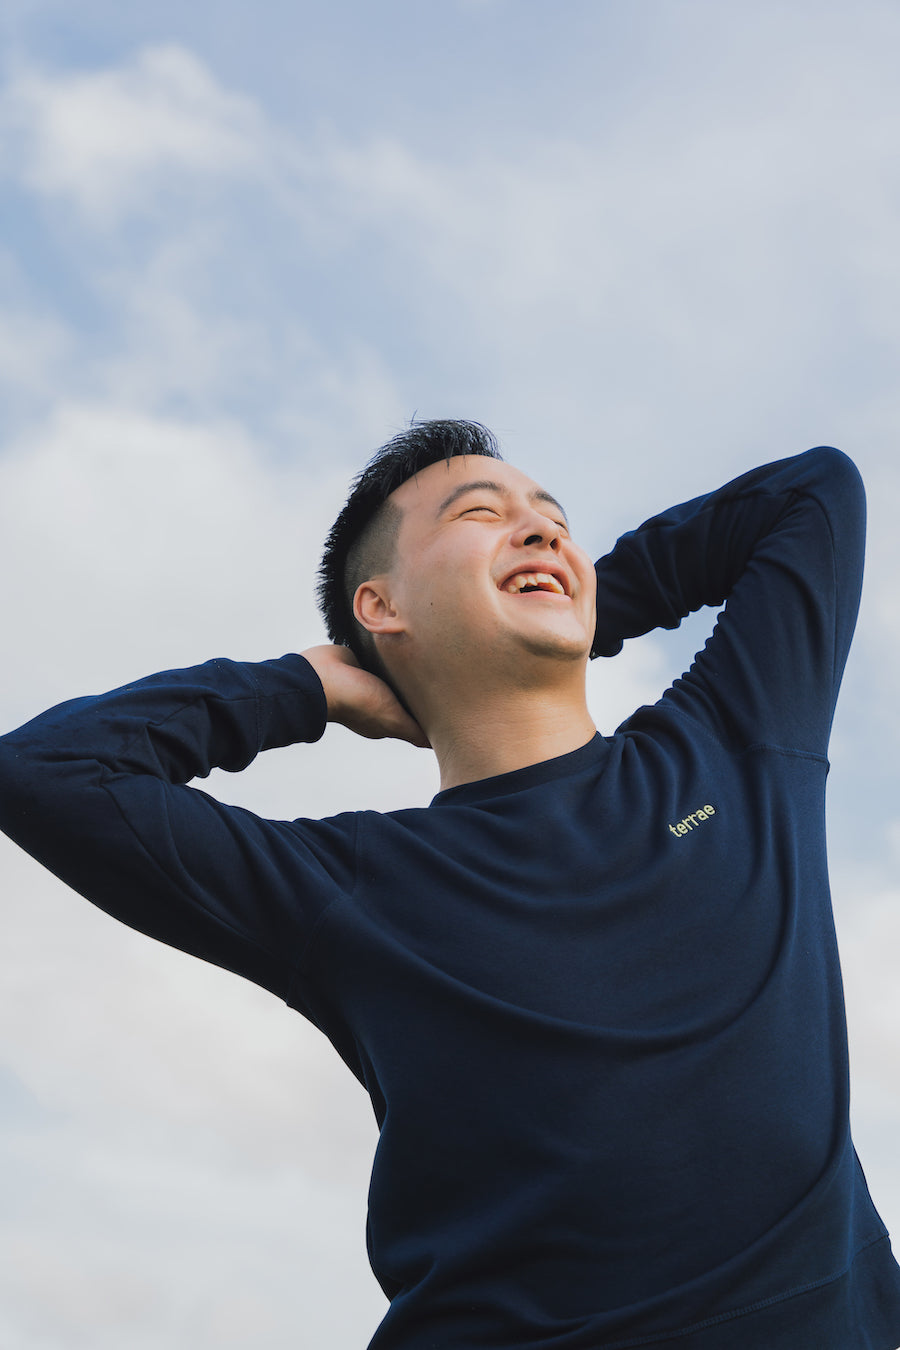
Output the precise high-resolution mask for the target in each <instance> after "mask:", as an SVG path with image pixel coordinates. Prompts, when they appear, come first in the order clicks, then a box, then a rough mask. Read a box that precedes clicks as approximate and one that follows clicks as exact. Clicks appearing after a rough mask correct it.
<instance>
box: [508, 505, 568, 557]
mask: <svg viewBox="0 0 900 1350" xmlns="http://www.w3.org/2000/svg"><path fill="white" fill-rule="evenodd" d="M559 536H560V529H559V526H558V525H557V523H556V521H555V520H550V519H549V517H547V516H542V515H541V514H540V513H539V512H534V513H533V514H532V515H531V517H530V519H529V520H527V521H525V522H523V524H522V525H520V526H519V528H518V530H517V531H516V533H515V535H514V536H513V543H515V544H520V545H522V546H528V545H529V544H530V545H534V546H539V545H541V544H543V545H544V546H545V547H546V548H552V549H558V548H559Z"/></svg>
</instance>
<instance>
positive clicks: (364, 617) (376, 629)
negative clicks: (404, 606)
mask: <svg viewBox="0 0 900 1350" xmlns="http://www.w3.org/2000/svg"><path fill="white" fill-rule="evenodd" d="M353 616H354V618H355V619H356V621H357V623H360V624H362V626H363V628H365V629H366V631H367V632H369V633H402V632H403V630H404V627H405V625H404V623H403V620H402V619H401V618H400V616H399V614H398V613H397V611H396V609H395V608H394V604H393V601H392V599H391V593H390V588H389V585H388V578H387V577H373V578H372V579H371V580H369V581H364V582H363V583H362V584H361V585H360V586H357V588H356V594H355V595H354V597H353Z"/></svg>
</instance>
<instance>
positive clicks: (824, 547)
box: [592, 446, 865, 756]
mask: <svg viewBox="0 0 900 1350" xmlns="http://www.w3.org/2000/svg"><path fill="white" fill-rule="evenodd" d="M864 544H865V494H864V491H863V486H862V481H861V479H860V476H859V473H858V472H857V470H856V468H855V466H854V465H853V463H852V461H851V460H849V459H848V458H847V456H846V455H844V454H842V453H841V452H840V451H839V450H834V449H832V448H831V447H828V446H820V447H818V448H816V449H814V450H808V451H807V452H806V453H805V454H802V455H797V456H794V457H792V458H790V459H784V460H779V461H777V462H776V463H774V464H767V465H764V466H762V467H761V468H758V469H753V470H751V471H750V472H749V473H746V474H743V475H742V476H741V477H740V478H736V479H735V480H734V481H733V482H730V483H728V484H726V485H725V486H724V487H722V488H720V489H718V490H717V491H715V492H711V493H709V494H707V495H705V496H703V497H697V498H695V499H694V500H692V501H689V502H685V503H683V504H682V505H680V506H676V507H673V508H671V509H670V510H668V511H664V512H662V513H661V514H660V515H657V516H654V517H652V519H650V520H648V521H646V522H645V523H644V524H643V525H641V526H640V528H639V529H637V530H635V531H633V532H632V533H630V534H626V535H623V536H622V538H621V539H620V540H619V541H618V543H617V544H616V546H615V548H614V549H613V550H612V552H611V553H609V554H608V555H607V556H606V557H604V558H601V559H600V561H599V562H598V563H597V565H596V571H597V610H598V619H597V632H596V637H595V642H594V650H593V653H592V654H593V655H595V656H612V655H615V654H616V653H617V652H618V651H619V650H620V649H621V646H622V640H623V639H624V638H630V637H637V636H639V635H640V634H642V633H647V632H650V631H651V630H652V629H654V628H677V627H678V625H679V623H680V622H681V620H682V618H684V617H685V615H687V614H689V613H691V612H693V611H694V610H697V609H700V608H701V607H703V606H705V605H714V606H721V605H724V610H723V612H722V613H721V614H720V616H719V619H718V622H717V624H716V627H715V629H714V632H713V634H712V637H711V638H710V639H709V641H708V642H707V644H706V646H705V648H704V650H703V651H702V652H701V653H700V654H699V655H698V657H697V658H696V660H695V662H694V664H693V665H692V667H691V669H690V671H689V672H688V673H687V674H686V675H685V676H684V677H683V678H682V679H681V680H678V681H676V683H675V685H674V686H673V688H672V689H671V690H669V691H668V694H667V695H666V697H667V698H669V699H672V700H675V701H676V703H677V705H678V706H680V707H681V708H682V710H683V711H685V712H688V713H689V714H690V715H693V716H695V717H697V718H698V719H700V720H702V721H704V722H705V723H706V724H707V725H709V726H711V729H713V730H714V731H715V733H716V734H718V735H720V736H722V737H725V738H727V739H728V740H730V741H732V742H734V743H736V744H737V745H738V746H742V747H747V746H750V745H756V744H766V745H771V746H775V747H780V748H783V749H786V750H793V751H795V752H799V753H808V754H814V755H821V756H824V755H825V753H826V750H827V745H828V736H829V732H830V729H831V721H832V717H833V714H834V706H835V701H836V699H837V694H838V689H839V686H840V681H841V676H842V674H843V670H844V664H845V662H846V659H847V653H848V651H849V648H850V642H851V639H852V637H853V630H854V627H855V623H856V615H857V610H858V607H859V598H860V590H861V586H862V571H863V554H864Z"/></svg>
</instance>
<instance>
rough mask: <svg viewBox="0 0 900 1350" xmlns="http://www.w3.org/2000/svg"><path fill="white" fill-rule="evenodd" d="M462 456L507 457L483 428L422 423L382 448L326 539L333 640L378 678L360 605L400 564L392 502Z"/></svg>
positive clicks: (325, 582) (324, 597)
mask: <svg viewBox="0 0 900 1350" xmlns="http://www.w3.org/2000/svg"><path fill="white" fill-rule="evenodd" d="M459 455H483V456H486V457H488V458H491V459H500V458H501V456H500V451H499V449H498V447H497V442H496V440H495V439H494V437H493V435H492V434H491V432H489V431H488V430H487V428H486V427H483V426H481V425H480V424H479V423H478V422H463V421H450V420H439V421H431V422H418V423H414V424H413V425H412V426H411V427H410V428H409V429H408V430H407V431H402V432H400V433H399V434H398V435H397V436H394V437H393V438H392V439H391V440H390V441H388V442H387V444H386V445H383V446H382V447H381V449H380V450H377V451H376V453H375V454H374V455H373V456H372V458H371V459H370V460H369V463H368V464H367V465H366V467H365V468H364V469H363V470H362V472H361V473H359V474H358V475H357V477H356V478H355V479H354V481H353V484H352V487H351V490H350V495H349V497H348V498H347V501H346V502H345V504H344V506H343V509H342V510H341V513H340V515H339V516H338V518H337V520H336V521H335V522H334V524H333V525H332V527H331V530H330V532H329V534H328V538H327V540H326V541H325V549H324V552H323V554H322V563H321V566H320V568H319V585H318V597H319V609H320V610H321V612H322V617H323V618H324V620H325V627H326V629H327V631H328V636H329V638H330V639H331V641H332V642H338V643H340V644H341V645H342V646H345V647H349V648H350V650H351V651H352V652H353V654H354V656H355V657H356V658H357V660H358V661H359V662H360V664H361V665H362V666H365V667H366V669H368V670H372V671H374V672H375V673H376V674H378V675H384V674H385V671H384V668H383V665H382V663H381V661H380V660H379V658H378V654H377V652H376V649H375V642H374V640H373V638H372V635H371V633H369V632H368V630H367V629H366V628H364V627H363V625H362V624H361V623H360V622H359V620H358V619H356V618H355V616H354V613H353V600H354V596H355V594H356V591H357V588H358V586H359V585H360V584H361V582H363V581H367V580H368V579H369V578H370V577H373V576H377V575H381V574H383V573H385V572H388V571H389V570H390V568H391V565H392V563H393V560H394V555H395V551H396V547H397V538H398V534H399V530H400V522H401V520H402V512H401V510H400V508H399V507H397V505H396V504H395V503H394V502H392V501H390V500H389V498H390V497H391V495H392V494H393V493H394V492H395V491H396V490H397V488H398V487H400V486H401V485H402V484H403V483H406V482H408V481H409V479H410V478H413V477H415V475H416V474H417V473H420V472H421V470H422V469H427V468H428V467H429V465H431V464H436V463H438V461H440V460H448V461H449V460H451V459H454V458H455V457H457V456H459Z"/></svg>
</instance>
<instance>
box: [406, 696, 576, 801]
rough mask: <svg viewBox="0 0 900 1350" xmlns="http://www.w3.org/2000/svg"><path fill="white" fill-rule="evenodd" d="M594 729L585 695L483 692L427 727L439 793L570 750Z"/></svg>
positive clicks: (539, 761) (521, 767) (448, 710)
mask: <svg viewBox="0 0 900 1350" xmlns="http://www.w3.org/2000/svg"><path fill="white" fill-rule="evenodd" d="M596 731H597V728H596V727H595V725H594V723H593V721H592V719H591V715H590V713H589V712H588V709H587V705H586V703H585V701H584V697H583V695H582V697H581V698H580V699H578V698H575V699H564V700H560V699H559V698H558V697H550V696H548V694H547V692H546V691H538V690H525V691H523V690H515V691H512V692H509V691H507V692H505V693H503V694H502V695H501V696H499V697H497V698H488V697H485V696H484V695H483V693H482V696H481V697H480V698H479V699H478V701H477V703H474V704H473V705H471V706H470V707H469V708H468V709H464V710H461V709H460V708H459V706H458V705H457V706H456V707H455V708H454V709H447V715H445V716H441V717H438V718H436V719H434V720H433V721H432V722H431V723H430V725H429V728H428V734H429V739H430V741H431V745H432V748H433V749H434V752H435V754H436V756H437V760H438V765H439V766H440V771H441V790H442V791H443V790H444V789H446V788H451V787H458V786H459V785H460V784H461V783H474V782H477V781H479V780H480V779H482V778H493V777H495V776H496V775H497V774H501V773H510V772H512V770H514V769H523V768H526V767H527V766H528V765H529V764H540V763H541V762H542V761H544V760H547V759H554V758H556V757H557V756H558V755H565V754H568V753H569V751H571V750H578V749H580V747H581V746H583V745H586V744H587V743H588V741H590V740H592V739H593V737H594V736H595V735H596Z"/></svg>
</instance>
